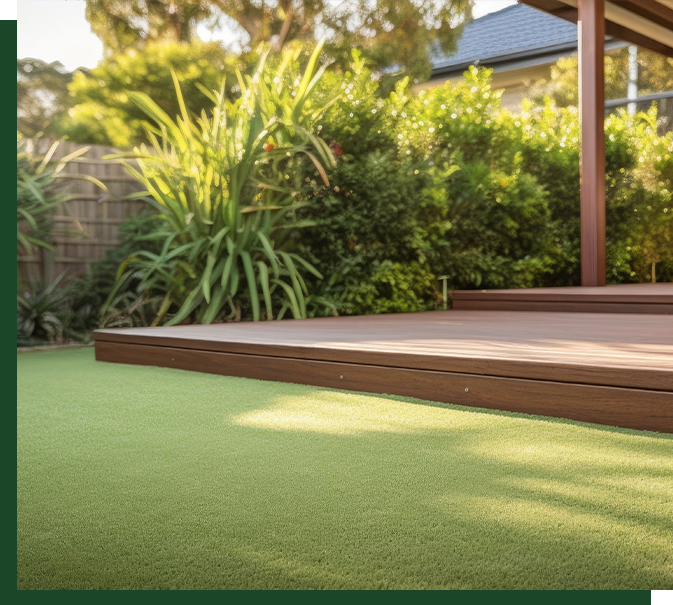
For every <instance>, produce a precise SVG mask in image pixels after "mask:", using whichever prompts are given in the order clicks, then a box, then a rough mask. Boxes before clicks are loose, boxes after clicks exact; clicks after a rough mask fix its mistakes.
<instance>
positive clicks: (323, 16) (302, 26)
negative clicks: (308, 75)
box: [86, 0, 473, 79]
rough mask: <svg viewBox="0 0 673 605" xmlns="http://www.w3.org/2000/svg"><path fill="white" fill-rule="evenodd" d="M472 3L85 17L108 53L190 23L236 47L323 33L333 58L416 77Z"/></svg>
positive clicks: (187, 4) (93, 1)
mask: <svg viewBox="0 0 673 605" xmlns="http://www.w3.org/2000/svg"><path fill="white" fill-rule="evenodd" d="M472 4H473V0H445V1H437V0H377V1H376V2H372V1H371V0H340V1H338V2H335V1H333V0H276V1H275V2H274V1H271V2H268V1H266V0H151V1H150V0H128V1H125V0H87V13H86V14H87V19H88V20H89V22H90V23H91V27H92V29H93V31H94V33H95V34H96V35H98V36H99V37H100V38H101V40H102V41H103V44H104V45H105V48H106V49H107V51H108V53H113V52H117V51H120V50H125V49H127V48H129V47H134V48H140V47H142V46H144V45H145V44H148V43H150V42H152V41H159V40H171V41H189V40H191V39H193V37H194V35H193V32H194V26H195V24H196V23H199V22H206V21H208V20H211V24H213V25H214V24H224V25H228V26H230V27H233V29H234V30H236V31H235V32H234V35H236V34H240V36H239V40H238V42H239V46H240V47H241V48H243V49H244V50H246V51H255V50H256V49H257V47H258V46H259V44H260V43H270V44H271V45H272V46H274V47H276V48H277V49H278V48H280V47H282V46H283V45H284V44H285V43H286V42H288V41H291V40H299V41H313V40H314V39H315V38H316V37H325V38H326V40H327V44H326V46H325V50H326V52H327V53H329V54H331V55H332V56H333V57H334V58H336V59H337V60H338V61H339V62H341V63H343V64H345V63H347V62H348V61H349V60H350V49H351V48H352V47H358V48H362V49H363V50H364V51H365V55H364V56H365V57H366V58H367V59H369V60H371V61H373V62H374V64H375V66H377V67H379V68H385V67H392V66H397V67H398V68H399V69H400V70H404V71H407V73H409V74H411V75H412V76H413V77H414V78H416V79H427V78H428V77H429V76H430V61H429V58H428V53H429V50H430V48H431V46H432V45H433V44H434V43H435V42H438V43H439V44H440V45H441V47H442V49H443V50H444V51H445V52H450V51H451V50H453V49H454V48H455V42H456V39H457V35H458V34H459V32H460V26H461V25H462V24H463V23H465V22H466V21H467V20H469V19H470V18H471V16H472Z"/></svg>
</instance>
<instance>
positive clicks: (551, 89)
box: [527, 47, 673, 107]
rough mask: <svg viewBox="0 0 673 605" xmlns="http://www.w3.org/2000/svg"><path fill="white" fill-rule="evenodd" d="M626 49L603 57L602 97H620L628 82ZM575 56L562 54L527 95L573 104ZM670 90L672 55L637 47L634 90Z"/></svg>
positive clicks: (672, 84) (672, 87) (540, 101)
mask: <svg viewBox="0 0 673 605" xmlns="http://www.w3.org/2000/svg"><path fill="white" fill-rule="evenodd" d="M628 66H629V49H628V47H625V48H621V49H619V50H617V51H615V52H611V53H607V54H606V56H605V98H606V99H623V98H626V96H627V86H628V81H629V67H628ZM577 73H578V72H577V55H573V56H570V57H562V58H561V59H559V60H558V61H557V62H556V64H555V65H554V66H553V67H552V68H551V73H550V77H549V78H548V79H543V80H537V81H536V82H533V83H531V84H530V85H529V86H528V90H527V96H529V97H530V98H531V99H533V100H534V101H535V102H536V103H538V104H543V103H544V99H545V97H549V98H550V99H553V100H554V102H555V103H556V105H557V106H558V107H568V106H569V105H577V91H578V85H577ZM668 90H673V58H671V57H666V56H664V55H661V54H659V53H656V52H654V51H651V50H648V49H646V48H638V93H639V94H640V95H646V94H650V93H655V92H664V91H668Z"/></svg>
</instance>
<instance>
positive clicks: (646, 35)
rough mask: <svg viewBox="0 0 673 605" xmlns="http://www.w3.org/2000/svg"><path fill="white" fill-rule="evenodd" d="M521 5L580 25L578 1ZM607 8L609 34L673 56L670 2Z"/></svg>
mask: <svg viewBox="0 0 673 605" xmlns="http://www.w3.org/2000/svg"><path fill="white" fill-rule="evenodd" d="M519 2H520V3H522V4H527V5H528V6H532V7H533V8H537V9H539V10H542V11H544V12H546V13H549V14H552V15H555V16H557V17H560V18H562V19H565V20H566V21H571V22H573V23H577V2H576V0H519ZM671 4H673V3H671ZM605 6H606V14H605V33H606V34H609V35H611V36H614V37H615V38H619V39H620V40H624V41H626V42H630V43H631V44H636V45H638V46H642V47H643V48H648V49H650V50H653V51H655V52H658V53H661V54H663V55H666V56H669V57H673V8H670V7H669V6H670V5H669V4H668V2H666V3H664V1H663V0H661V1H659V0H638V1H637V2H635V1H633V0H612V1H606V2H605ZM627 24H628V25H627Z"/></svg>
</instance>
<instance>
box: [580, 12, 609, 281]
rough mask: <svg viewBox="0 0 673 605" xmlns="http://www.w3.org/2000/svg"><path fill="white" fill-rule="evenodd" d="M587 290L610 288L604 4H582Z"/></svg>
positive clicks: (584, 272) (583, 215) (584, 273)
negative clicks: (607, 277)
mask: <svg viewBox="0 0 673 605" xmlns="http://www.w3.org/2000/svg"><path fill="white" fill-rule="evenodd" d="M577 4H578V6H577V8H578V21H577V27H578V30H579V31H578V42H579V92H580V99H579V105H580V129H581V137H582V138H581V141H582V146H581V153H580V212H581V223H582V226H581V238H582V244H581V246H582V285H583V286H604V285H605V132H604V128H603V121H604V104H605V82H604V80H603V78H604V75H603V49H604V43H605V42H604V40H605V19H604V13H603V11H604V2H603V0H578V3H577Z"/></svg>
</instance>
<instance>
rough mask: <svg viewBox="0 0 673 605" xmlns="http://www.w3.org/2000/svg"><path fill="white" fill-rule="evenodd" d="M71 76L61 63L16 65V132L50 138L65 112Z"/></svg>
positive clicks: (35, 61)
mask: <svg viewBox="0 0 673 605" xmlns="http://www.w3.org/2000/svg"><path fill="white" fill-rule="evenodd" d="M71 79H72V74H71V73H70V72H69V71H68V70H67V69H66V68H65V67H63V65H62V64H61V63H59V62H58V61H54V62H53V63H46V62H44V61H40V59H30V58H27V59H17V61H16V128H17V130H18V131H19V132H20V133H21V134H22V135H24V136H25V137H28V138H30V137H34V136H36V135H38V134H39V133H42V134H51V133H52V130H53V127H54V124H53V123H54V120H55V119H56V118H58V116H59V115H60V114H62V113H63V112H64V111H65V108H66V104H67V98H68V83H69V82H70V80H71Z"/></svg>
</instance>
